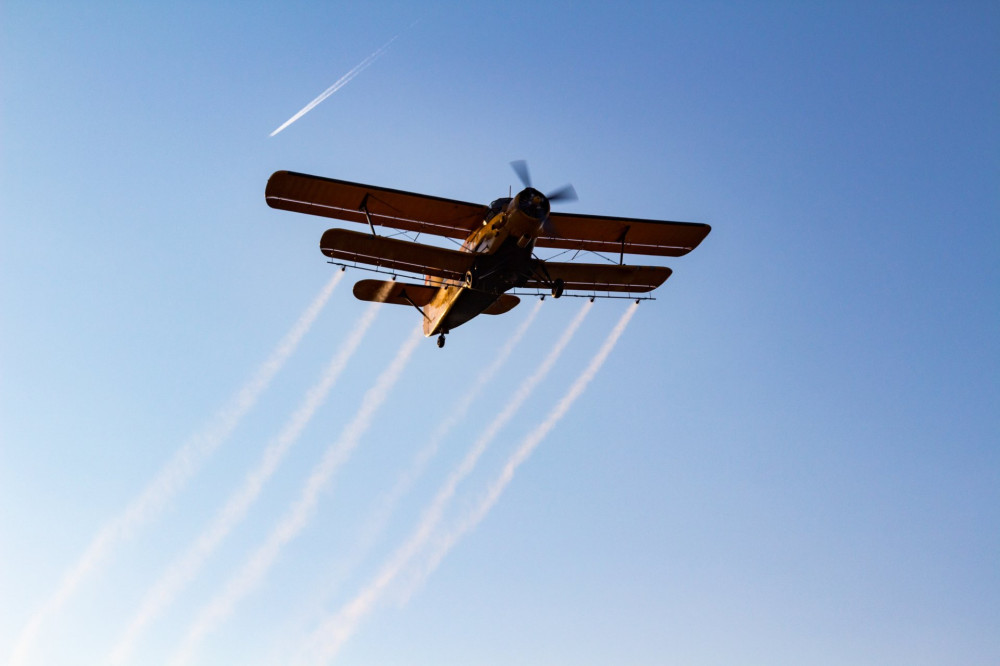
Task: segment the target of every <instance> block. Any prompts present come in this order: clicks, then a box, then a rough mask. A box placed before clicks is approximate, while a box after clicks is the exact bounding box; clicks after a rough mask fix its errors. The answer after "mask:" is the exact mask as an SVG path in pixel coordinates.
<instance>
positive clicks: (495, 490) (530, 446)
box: [418, 303, 639, 584]
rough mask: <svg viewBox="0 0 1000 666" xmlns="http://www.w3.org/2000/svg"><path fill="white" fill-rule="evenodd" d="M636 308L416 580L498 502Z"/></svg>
mask: <svg viewBox="0 0 1000 666" xmlns="http://www.w3.org/2000/svg"><path fill="white" fill-rule="evenodd" d="M638 308H639V306H638V304H637V303H632V304H631V305H630V306H629V308H628V310H626V311H625V314H623V315H622V317H621V319H619V320H618V323H617V324H616V325H615V327H614V328H613V329H612V330H611V333H610V334H608V337H607V339H605V341H604V344H603V345H601V348H600V349H599V350H598V351H597V354H596V355H595V356H594V358H593V359H591V361H590V363H589V364H587V367H586V368H585V369H584V371H583V372H581V373H580V376H579V377H577V378H576V381H574V382H573V384H572V385H571V386H570V388H569V390H568V391H566V394H565V395H564V396H563V397H562V399H561V400H560V401H559V402H558V404H556V407H555V409H553V410H552V412H551V413H550V414H549V415H548V417H546V419H545V420H544V421H542V422H541V423H540V424H539V425H538V427H536V428H535V429H534V430H532V431H531V432H530V433H529V434H528V436H527V437H525V438H524V440H523V441H522V442H521V445H520V446H519V447H518V448H517V450H516V451H514V453H513V454H512V455H511V456H510V458H508V459H507V463H506V464H505V465H504V466H503V469H502V470H501V472H500V475H499V476H498V477H497V478H496V480H495V481H494V482H493V484H492V485H490V488H489V490H488V491H487V493H486V495H485V496H484V497H483V499H482V500H481V501H480V502H479V504H478V505H477V506H476V508H475V509H474V510H473V511H472V512H471V513H470V514H469V515H468V516H466V518H465V519H464V520H463V521H461V522H460V523H459V524H458V525H457V526H456V527H455V529H453V530H452V531H451V532H448V533H447V534H446V535H445V536H444V537H443V538H442V539H440V540H439V541H437V542H436V545H437V547H436V548H435V550H434V552H433V553H431V555H430V556H429V557H428V558H427V563H426V565H425V566H424V567H423V569H422V571H421V572H420V574H419V577H418V584H419V582H420V581H423V580H426V579H427V577H428V576H429V575H430V574H431V573H433V572H434V570H435V569H436V568H437V567H438V565H439V564H440V563H441V560H442V559H444V557H445V555H447V554H448V551H450V550H451V548H452V547H453V546H454V545H455V543H457V542H458V540H459V539H460V538H461V537H462V536H463V535H464V534H465V533H466V532H468V531H469V530H471V529H473V528H474V527H475V526H476V525H478V524H479V523H480V522H481V521H482V520H483V518H485V517H486V514H488V513H489V512H490V509H492V508H493V506H494V505H495V504H496V503H497V500H498V499H500V495H501V494H503V491H504V489H505V488H506V487H507V484H509V483H510V482H511V479H513V478H514V472H516V471H517V468H518V467H520V466H521V464H522V463H523V462H524V461H525V460H527V459H528V457H529V456H530V455H531V454H532V453H533V452H534V450H535V448H537V447H538V445H539V444H540V443H541V442H542V440H543V439H545V436H546V435H548V434H549V432H551V431H552V428H554V427H555V426H556V424H557V423H559V421H560V420H561V419H562V418H563V417H564V416H565V415H566V412H568V411H569V408H570V407H572V406H573V403H574V402H575V401H576V399H577V398H579V397H580V395H581V394H583V392H584V390H585V389H586V388H587V385H588V384H590V382H591V380H592V379H593V378H594V376H595V375H596V374H597V371H598V370H600V369H601V366H602V365H604V361H605V360H607V358H608V355H609V354H610V353H611V350H612V349H614V347H615V345H616V344H617V343H618V339H619V338H620V337H621V336H622V333H624V332H625V327H626V326H628V323H629V321H630V320H631V319H632V315H634V314H635V311H636V310H637V309H638Z"/></svg>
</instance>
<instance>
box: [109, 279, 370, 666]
mask: <svg viewBox="0 0 1000 666" xmlns="http://www.w3.org/2000/svg"><path fill="white" fill-rule="evenodd" d="M338 274H339V271H338ZM381 307H382V306H381V304H380V303H377V302H376V303H372V304H371V305H369V306H368V309H367V310H366V311H365V313H364V314H363V315H362V316H361V320H360V321H359V322H358V324H356V325H355V326H354V328H353V330H352V331H351V333H350V335H349V336H348V337H347V338H346V339H345V340H344V342H343V343H342V344H341V345H340V348H339V349H338V350H337V351H336V353H335V354H334V356H333V358H332V359H330V363H329V364H328V365H327V367H326V368H325V369H324V371H323V374H322V375H321V376H320V379H319V381H318V382H317V383H316V384H315V385H314V386H313V387H312V388H310V389H309V390H308V391H307V392H306V395H305V398H304V399H303V401H302V404H301V405H300V406H299V408H298V409H297V410H296V411H295V412H294V413H293V414H292V415H291V417H290V418H289V419H288V421H287V422H286V423H285V426H284V427H283V428H282V430H281V432H280V433H279V434H278V436H277V437H275V438H274V439H273V440H272V441H271V443H270V444H269V445H268V446H267V448H266V449H265V450H264V455H263V456H262V458H261V460H260V462H259V463H258V464H257V466H256V467H255V468H254V469H253V470H251V471H250V472H249V473H248V474H247V475H246V478H245V479H244V481H243V484H242V485H241V486H240V488H239V489H237V490H236V492H234V493H233V494H232V495H231V496H230V497H229V499H228V501H227V502H226V504H225V505H224V506H223V507H222V509H221V510H220V511H219V512H218V513H217V514H216V516H215V518H214V519H213V520H212V522H211V523H210V524H209V526H208V527H207V528H206V529H205V530H204V531H203V532H202V533H201V534H200V535H199V536H198V538H197V539H196V540H195V542H194V543H193V544H191V546H190V547H189V548H188V549H187V550H186V551H185V552H184V553H183V554H182V555H181V556H180V557H178V558H177V559H176V560H174V561H173V562H172V563H171V564H170V566H169V567H168V569H167V570H166V571H165V572H164V574H163V575H162V576H161V577H160V579H159V580H158V581H157V582H156V583H155V584H154V585H153V587H152V588H150V590H149V591H148V592H147V593H146V596H145V597H144V598H143V601H142V604H141V605H140V607H139V610H138V612H137V613H136V614H135V616H134V617H133V618H132V622H131V623H130V624H129V626H128V628H127V629H126V630H125V633H124V635H123V636H122V637H121V638H120V639H119V641H118V643H117V644H116V645H115V647H114V648H113V650H112V652H111V656H110V659H109V661H110V663H112V664H120V663H124V662H126V661H128V660H129V657H130V654H131V652H132V649H133V647H134V645H135V641H136V640H137V639H138V637H139V634H140V633H141V631H142V630H143V629H144V628H145V627H146V625H148V624H149V623H150V622H151V621H152V620H153V619H154V618H155V617H156V616H157V615H159V614H160V613H161V612H162V611H163V610H164V609H165V608H166V607H167V605H168V604H170V602H171V601H173V599H174V598H175V597H176V596H177V594H178V593H179V592H180V591H181V590H182V589H183V588H184V586H185V585H186V584H187V583H189V582H190V581H191V580H192V579H193V578H194V577H195V575H196V574H197V572H198V570H199V569H200V568H201V566H202V564H204V562H205V560H206V559H208V557H209V556H210V555H211V554H212V553H213V552H215V550H216V549H217V548H218V547H219V544H221V543H222V541H223V540H224V539H225V538H226V536H227V535H228V534H229V532H231V531H232V530H233V528H234V527H236V525H238V524H239V523H240V521H242V520H243V518H245V517H246V514H247V511H248V510H249V509H250V506H251V505H252V504H253V502H254V501H255V500H256V499H257V497H258V496H259V495H260V492H261V490H262V489H263V487H264V484H265V483H266V482H267V481H268V479H270V478H271V476H272V475H273V474H274V472H275V471H276V470H277V469H278V466H279V465H280V464H281V461H282V460H283V459H284V457H285V455H286V454H287V453H288V451H289V449H290V448H291V447H292V445H293V444H295V442H296V441H297V440H298V438H299V436H300V435H301V434H302V431H303V430H304V429H305V427H306V426H307V425H308V424H309V421H310V420H311V419H312V417H313V416H314V415H315V414H316V410H317V409H319V407H320V406H321V405H322V404H323V402H324V401H325V400H326V397H327V395H328V394H329V392H330V389H331V388H333V385H334V384H335V383H336V381H337V378H338V377H339V376H340V374H341V372H342V371H343V369H344V366H346V365H347V362H348V361H349V360H350V359H351V357H352V356H353V355H354V353H355V351H356V350H357V348H358V345H359V344H360V343H361V340H362V339H363V338H364V336H365V333H367V331H368V329H369V327H370V326H371V325H372V322H374V321H375V317H376V315H377V314H378V311H379V309H380V308H381Z"/></svg>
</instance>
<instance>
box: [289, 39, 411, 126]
mask: <svg viewBox="0 0 1000 666" xmlns="http://www.w3.org/2000/svg"><path fill="white" fill-rule="evenodd" d="M397 37H399V35H396V37H393V38H392V39H390V40H389V41H388V42H386V43H385V45H384V46H383V47H382V48H380V49H379V50H378V51H375V53H373V54H371V55H370V56H368V57H367V58H365V59H364V60H362V61H361V62H359V63H358V64H357V65H355V66H354V69H352V70H351V71H349V72H348V73H347V74H344V75H343V76H342V77H340V78H339V79H337V81H336V82H335V83H334V84H333V85H332V86H330V87H329V88H327V89H326V90H324V91H323V92H322V93H320V96H319V97H317V98H316V99H314V100H313V101H311V102H309V103H308V104H306V105H305V106H304V107H302V110H301V111H299V112H298V113H296V114H295V115H294V116H292V117H291V118H289V119H288V120H286V121H285V123H284V124H283V125H282V126H281V127H279V128H278V129H276V130H274V131H273V132H271V134H270V136H274V135H275V134H277V133H278V132H280V131H281V130H283V129H285V128H286V127H288V126H289V125H291V124H292V123H294V122H295V121H296V120H298V119H299V118H301V117H302V116H304V115H306V114H307V113H309V112H310V111H312V110H313V109H314V108H316V107H317V106H319V104H320V102H322V101H323V100H325V99H326V98H327V97H329V96H330V95H332V94H333V93H335V92H337V91H338V90H340V89H341V88H343V87H344V86H346V85H347V84H348V83H350V82H351V79H353V78H354V77H355V76H357V75H358V74H360V73H361V72H363V71H364V70H365V69H367V67H368V66H369V65H371V64H372V63H373V62H375V61H376V60H378V57H379V56H381V55H382V54H383V53H385V51H386V49H388V48H389V45H390V44H392V43H393V42H394V41H396V38H397Z"/></svg>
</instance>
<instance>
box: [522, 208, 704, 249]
mask: <svg viewBox="0 0 1000 666" xmlns="http://www.w3.org/2000/svg"><path fill="white" fill-rule="evenodd" d="M711 230H712V227H710V226H708V225H707V224H698V223H695V222H661V221H659V220H636V219H632V218H627V217H605V216H601V215H574V214H572V213H552V214H551V215H549V224H548V230H547V232H545V233H543V234H542V235H541V236H539V237H538V241H537V242H536V243H535V245H537V246H538V247H556V248H565V249H568V250H591V251H593V252H613V253H616V254H617V253H619V252H625V253H627V254H655V255H660V256H664V257H680V256H681V255H685V254H687V253H688V252H690V251H691V250H693V249H695V248H696V247H698V243H700V242H701V241H702V240H704V238H705V236H707V235H708V232H709V231H711Z"/></svg>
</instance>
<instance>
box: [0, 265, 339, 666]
mask: <svg viewBox="0 0 1000 666" xmlns="http://www.w3.org/2000/svg"><path fill="white" fill-rule="evenodd" d="M341 279H343V273H342V272H340V271H338V272H337V273H336V275H334V276H333V277H332V278H331V279H330V281H329V282H327V284H326V285H325V286H324V287H323V289H322V290H321V291H320V293H319V295H318V296H317V297H316V298H315V299H314V300H313V301H312V303H310V304H309V306H308V307H307V308H306V310H305V312H303V313H302V315H301V316H300V317H299V319H298V321H296V322H295V324H294V325H293V326H292V328H291V329H290V330H289V331H288V333H286V334H285V337H284V338H282V339H281V341H280V342H279V343H278V346H277V347H276V348H275V349H274V351H273V352H271V355H270V356H269V357H268V358H267V360H266V361H264V363H263V364H261V366H260V367H259V368H258V369H257V372H256V373H255V374H254V375H253V377H252V378H251V379H250V381H248V382H247V383H246V384H244V385H243V386H242V387H241V388H240V390H239V391H238V392H237V393H236V395H234V396H233V398H231V399H230V401H229V403H228V404H227V405H226V406H225V407H223V408H222V409H221V410H220V411H219V412H218V413H216V414H215V416H214V417H213V418H212V419H211V421H209V423H208V424H207V425H206V427H205V428H204V429H203V430H201V431H200V432H197V433H195V434H194V435H193V436H192V437H191V438H190V439H189V440H188V441H187V442H186V443H185V444H184V445H183V446H182V447H181V448H180V449H179V450H178V451H177V452H176V453H175V454H174V456H173V458H171V459H170V461H169V462H167V464H166V465H164V466H163V468H161V469H160V471H159V472H158V473H157V475H156V476H155V477H154V478H153V480H152V481H151V482H150V483H149V484H148V485H147V486H146V487H145V488H144V489H143V491H142V492H141V493H140V494H139V495H138V496H137V497H136V498H134V499H133V500H132V501H131V502H130V503H129V504H128V505H127V506H126V507H125V510H124V511H122V513H120V514H119V515H118V516H116V517H114V518H112V519H111V520H110V521H108V522H107V523H106V524H105V525H104V526H103V527H102V528H101V530H100V531H99V532H98V533H97V535H96V536H95V537H94V538H93V539H92V540H91V542H90V545H89V546H87V549H86V550H85V551H84V552H83V555H81V556H80V558H79V559H78V560H77V561H76V563H75V564H74V565H73V566H72V567H71V568H70V569H69V570H68V571H66V573H65V574H64V575H63V578H62V582H61V583H60V584H59V587H58V588H57V589H56V592H55V594H53V595H52V596H51V597H50V598H49V599H48V600H47V601H46V602H45V603H44V604H43V605H42V606H41V607H40V608H38V609H37V610H36V611H35V613H34V614H33V615H32V616H31V618H30V619H29V620H28V623H27V624H26V625H25V627H24V629H22V630H21V633H20V635H19V636H18V639H17V642H16V643H15V645H14V650H13V652H12V653H11V658H10V662H9V663H10V666H20V665H21V664H23V663H24V662H25V660H26V659H27V655H28V654H29V653H30V651H31V649H32V647H33V646H34V643H35V641H36V640H37V639H38V634H39V631H40V630H41V627H42V625H43V624H44V623H45V622H46V621H47V620H48V619H49V618H51V617H52V616H53V615H55V614H56V613H57V612H58V611H59V610H60V609H61V608H62V607H63V606H64V605H65V603H66V601H67V600H68V599H69V598H70V597H71V596H72V594H73V592H75V591H76V589H77V587H79V585H80V583H81V582H82V581H83V580H84V579H85V578H86V577H87V576H88V575H90V574H91V573H93V571H94V570H95V569H96V568H97V567H98V566H99V565H100V564H101V563H102V562H104V560H106V559H107V557H108V556H109V555H110V554H111V552H112V551H113V550H114V548H115V547H116V546H117V545H118V544H119V543H121V542H122V541H124V540H126V539H128V538H129V537H131V536H132V535H133V534H134V533H135V531H136V530H137V529H138V528H140V527H141V526H142V525H144V524H145V523H146V522H148V521H149V520H151V519H152V518H153V517H154V516H155V515H156V514H157V513H159V511H161V510H162V509H163V507H164V506H165V505H166V504H167V502H168V500H169V499H170V498H171V497H173V496H174V495H175V494H176V493H177V492H178V491H179V490H180V489H181V488H182V487H183V486H184V484H185V483H186V482H187V481H188V479H190V478H191V476H193V475H194V473H195V472H196V471H197V470H198V468H199V467H200V466H201V464H202V463H203V462H204V461H205V460H206V459H207V458H208V457H209V456H210V455H211V454H212V453H213V452H214V451H215V450H216V449H217V448H218V447H219V446H220V445H221V444H222V443H223V442H224V441H226V439H228V438H229V436H230V435H231V434H232V433H233V430H235V429H236V426H237V425H239V423H240V421H241V420H242V419H243V417H244V416H246V414H247V413H248V412H249V411H250V410H251V409H252V408H253V406H254V405H255V404H256V403H257V400H258V399H259V398H260V396H261V394H262V393H263V392H264V390H265V389H267V387H268V386H269V385H270V384H271V380H273V379H274V376H275V375H276V374H277V373H278V371H279V370H281V368H282V367H284V365H285V362H286V361H288V358H289V357H290V356H291V355H292V353H293V352H294V351H295V349H296V348H297V347H298V345H299V342H301V341H302V338H303V337H304V336H305V334H306V333H307V332H308V331H309V329H310V328H311V327H312V325H313V323H314V322H315V321H316V317H318V316H319V313H320V312H321V311H322V310H323V306H324V305H326V302H327V301H328V300H329V299H330V295H331V294H332V293H333V290H334V289H335V288H336V287H337V285H338V284H339V283H340V281H341Z"/></svg>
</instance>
